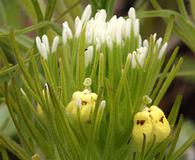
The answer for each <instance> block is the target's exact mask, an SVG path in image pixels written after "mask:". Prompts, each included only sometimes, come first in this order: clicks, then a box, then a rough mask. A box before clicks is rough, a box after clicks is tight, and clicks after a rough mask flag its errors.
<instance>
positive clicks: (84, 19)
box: [81, 5, 92, 23]
mask: <svg viewBox="0 0 195 160" xmlns="http://www.w3.org/2000/svg"><path fill="white" fill-rule="evenodd" d="M91 13H92V8H91V5H87V6H86V7H85V10H84V12H83V14H82V17H81V22H82V23H86V22H87V21H88V20H89V19H90V17H91Z"/></svg>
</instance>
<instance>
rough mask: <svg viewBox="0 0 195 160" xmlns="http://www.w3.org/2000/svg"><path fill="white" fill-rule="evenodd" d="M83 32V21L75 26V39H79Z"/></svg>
mask: <svg viewBox="0 0 195 160" xmlns="http://www.w3.org/2000/svg"><path fill="white" fill-rule="evenodd" d="M81 31H82V22H81V20H79V21H78V23H77V24H76V25H75V37H76V38H78V37H79V36H80V34H81Z"/></svg>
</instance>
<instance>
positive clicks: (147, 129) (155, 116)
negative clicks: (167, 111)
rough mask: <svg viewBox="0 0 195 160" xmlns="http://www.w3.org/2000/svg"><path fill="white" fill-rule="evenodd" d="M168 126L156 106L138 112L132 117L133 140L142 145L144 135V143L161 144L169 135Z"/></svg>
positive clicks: (161, 112)
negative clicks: (153, 141) (153, 142)
mask: <svg viewBox="0 0 195 160" xmlns="http://www.w3.org/2000/svg"><path fill="white" fill-rule="evenodd" d="M170 131H171V129H170V125H169V122H168V121H167V119H166V117H165V115H164V113H163V111H162V110H161V109H160V108H159V107H157V106H151V107H150V108H147V109H144V110H143V111H142V112H138V113H136V114H135V116H134V128H133V132H132V134H133V139H134V141H135V142H136V143H139V144H142V143H143V139H144V135H145V139H146V143H149V142H152V140H153V138H155V142H156V143H160V142H162V141H163V140H164V139H165V138H167V137H168V135H169V134H170Z"/></svg>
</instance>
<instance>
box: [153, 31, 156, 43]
mask: <svg viewBox="0 0 195 160" xmlns="http://www.w3.org/2000/svg"><path fill="white" fill-rule="evenodd" d="M156 36H157V34H156V33H154V34H153V40H154V41H156Z"/></svg>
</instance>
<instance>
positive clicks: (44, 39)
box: [42, 34, 50, 53]
mask: <svg viewBox="0 0 195 160" xmlns="http://www.w3.org/2000/svg"><path fill="white" fill-rule="evenodd" d="M42 42H43V43H44V44H45V47H46V49H47V52H48V53H49V52H50V49H49V41H48V38H47V36H46V35H45V34H44V35H43V36H42Z"/></svg>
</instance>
